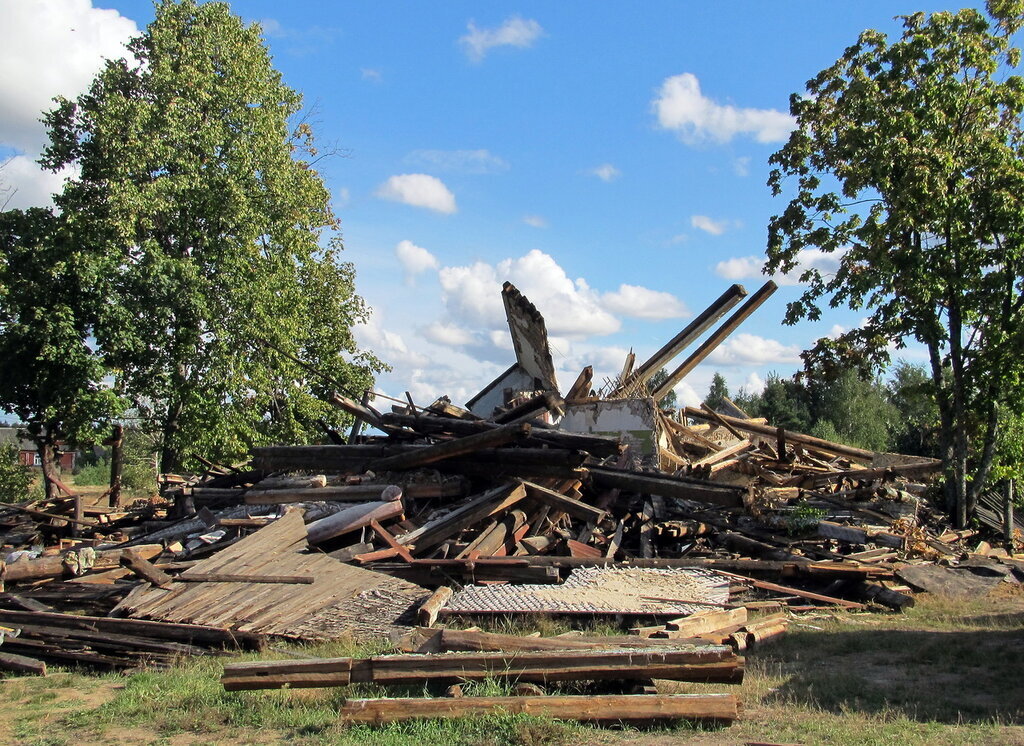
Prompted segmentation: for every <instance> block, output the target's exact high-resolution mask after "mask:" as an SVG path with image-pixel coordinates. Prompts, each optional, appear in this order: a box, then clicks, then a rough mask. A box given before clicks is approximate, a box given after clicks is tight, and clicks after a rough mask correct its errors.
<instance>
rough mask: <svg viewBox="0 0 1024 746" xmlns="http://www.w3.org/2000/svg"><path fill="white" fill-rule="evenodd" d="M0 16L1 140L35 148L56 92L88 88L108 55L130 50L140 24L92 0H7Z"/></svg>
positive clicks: (73, 94)
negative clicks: (129, 43)
mask: <svg viewBox="0 0 1024 746" xmlns="http://www.w3.org/2000/svg"><path fill="white" fill-rule="evenodd" d="M2 6H3V8H2V16H3V21H2V22H0V70H3V75H0V143H3V144H6V145H9V146H11V147H13V148H17V149H18V150H21V151H23V152H27V153H30V154H35V153H38V152H39V150H40V149H41V147H42V144H43V142H44V140H45V131H44V128H43V125H42V124H41V123H40V122H39V117H40V115H41V113H42V112H43V111H46V110H49V109H51V108H53V102H52V99H53V97H54V96H66V97H67V98H75V97H76V96H78V95H79V94H80V93H84V92H85V90H86V89H87V88H88V86H89V83H90V82H91V81H92V79H93V77H94V76H95V75H96V73H97V72H98V71H99V69H100V67H101V66H102V63H103V59H104V58H111V59H116V58H119V57H123V56H125V49H124V43H125V42H126V41H128V39H130V38H131V37H132V36H135V35H136V34H138V27H136V25H135V22H134V21H132V20H131V19H129V18H125V17H123V16H122V15H121V14H119V13H118V12H117V11H116V10H101V9H99V8H94V7H92V3H91V2H90V0H6V1H5V2H3V3H2Z"/></svg>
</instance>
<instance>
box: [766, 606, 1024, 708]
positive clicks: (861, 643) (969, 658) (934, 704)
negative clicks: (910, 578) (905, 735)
mask: <svg viewBox="0 0 1024 746" xmlns="http://www.w3.org/2000/svg"><path fill="white" fill-rule="evenodd" d="M755 655H757V657H758V658H762V664H763V665H764V666H765V668H766V670H767V671H769V672H771V674H772V675H778V677H779V678H780V679H781V680H782V681H783V683H782V684H781V685H780V686H778V687H776V688H775V689H774V690H773V691H771V692H770V693H768V694H767V695H766V696H765V697H764V699H763V700H762V702H763V704H765V705H769V706H770V705H775V704H778V705H786V704H805V705H809V706H813V707H818V708H821V709H822V710H824V711H826V712H833V713H836V714H843V713H848V712H851V711H859V712H864V713H879V714H880V713H888V714H890V715H892V714H901V715H903V716H905V717H907V718H909V719H911V720H917V721H922V722H923V721H936V722H940V723H971V722H973V723H982V722H989V723H991V722H993V721H996V722H1000V723H1003V724H1006V725H1024V676H1022V675H1021V674H1022V672H1024V612H1015V613H1004V614H985V615H981V616H976V617H972V616H965V617H963V618H961V619H959V620H957V623H956V624H955V628H953V629H950V630H949V631H930V630H929V631H922V630H907V629H877V628H875V629H872V628H865V629H863V630H857V629H854V630H851V629H850V628H849V627H844V628H843V629H841V630H835V631H822V632H800V631H797V632H795V633H794V634H791V635H790V637H789V638H788V639H786V640H784V641H782V642H781V643H780V644H779V645H778V646H777V647H775V648H772V649H771V650H770V651H769V650H768V649H765V650H764V651H759V653H755Z"/></svg>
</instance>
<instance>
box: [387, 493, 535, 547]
mask: <svg viewBox="0 0 1024 746" xmlns="http://www.w3.org/2000/svg"><path fill="white" fill-rule="evenodd" d="M524 497H526V488H525V487H523V485H522V484H521V483H513V484H505V485H501V486H499V487H496V488H494V489H493V490H488V491H487V492H484V493H483V494H481V495H478V496H477V497H475V498H472V499H470V500H469V501H468V502H467V503H465V504H463V505H462V506H460V507H458V508H456V509H455V510H452V511H451V512H449V513H447V514H445V515H443V516H441V517H440V518H436V519H434V520H433V521H429V522H428V523H426V524H424V525H423V526H420V527H419V528H418V529H416V530H415V531H410V532H409V533H407V534H404V535H402V536H399V537H396V538H397V540H398V543H400V544H402V545H405V546H409V545H412V546H415V548H416V549H417V551H423V550H426V549H431V548H433V547H436V546H437V545H438V544H440V543H441V542H442V541H444V540H445V539H448V538H450V537H452V536H454V535H455V534H457V533H458V532H459V531H461V530H462V529H463V528H464V527H466V526H469V525H472V524H473V523H476V522H477V521H479V520H480V519H482V518H486V517H487V516H489V515H493V514H495V513H499V512H501V511H502V510H505V509H507V508H510V507H512V506H513V505H515V504H516V503H517V502H519V501H520V500H522V499H523V498H524Z"/></svg>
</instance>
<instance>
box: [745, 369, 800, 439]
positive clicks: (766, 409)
mask: <svg viewBox="0 0 1024 746" xmlns="http://www.w3.org/2000/svg"><path fill="white" fill-rule="evenodd" d="M807 400H808V396H807V389H806V387H805V386H804V385H803V384H802V383H801V382H800V381H798V380H796V379H795V378H782V377H781V376H780V375H779V374H778V373H769V374H768V378H767V379H766V380H765V384H764V390H763V391H761V393H760V394H759V395H757V396H756V397H751V398H750V399H749V400H745V401H744V402H743V404H741V405H740V406H741V408H742V409H744V411H746V413H747V414H749V415H750V416H751V417H764V418H765V419H766V420H767V421H768V423H769V424H771V425H774V426H775V427H784V428H786V429H787V430H795V431H797V432H807V431H808V430H810V428H811V423H812V420H811V413H810V408H809V405H808V401H807Z"/></svg>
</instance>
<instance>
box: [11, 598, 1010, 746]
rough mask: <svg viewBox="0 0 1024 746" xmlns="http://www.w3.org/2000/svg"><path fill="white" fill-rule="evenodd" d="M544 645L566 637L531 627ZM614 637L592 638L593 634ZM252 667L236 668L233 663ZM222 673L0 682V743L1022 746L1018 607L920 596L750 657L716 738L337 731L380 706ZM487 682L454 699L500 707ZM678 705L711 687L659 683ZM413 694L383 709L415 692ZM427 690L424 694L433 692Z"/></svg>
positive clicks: (834, 620)
mask: <svg viewBox="0 0 1024 746" xmlns="http://www.w3.org/2000/svg"><path fill="white" fill-rule="evenodd" d="M540 624H541V626H542V627H544V633H545V634H556V633H558V632H561V631H564V629H562V626H563V623H562V622H559V621H557V620H540ZM487 626H488V627H489V628H490V629H492V630H493V631H501V632H507V633H525V632H530V631H533V629H536V627H533V626H530V627H528V626H527V625H526V624H525V623H524V622H521V621H520V622H511V623H510V622H502V621H500V620H491V621H490V622H489V623H488V625H487ZM600 631H613V630H612V629H611V628H610V627H608V626H607V625H595V626H593V627H592V628H591V630H590V632H591V633H593V634H596V633H600ZM385 648H386V644H385V643H376V644H372V645H357V644H356V643H353V642H352V641H339V642H335V643H330V644H322V645H316V646H308V647H296V646H286V647H283V648H281V649H277V650H273V651H270V652H269V653H266V654H264V657H278V658H283V657H298V656H305V655H312V656H317V657H337V656H346V655H356V656H365V655H372V654H375V653H379V652H382V651H383V650H384V649H385ZM255 657H256V656H253V655H248V656H240V657H239V659H240V660H245V659H253V658H255ZM221 666H222V661H221V660H219V659H212V658H204V659H192V660H187V661H183V662H182V663H181V665H179V666H177V667H175V668H173V669H170V670H167V671H149V672H141V673H135V674H131V675H127V676H117V675H106V676H87V675H82V674H77V673H59V674H56V675H53V676H50V677H47V678H46V679H31V678H15V679H10V680H7V681H6V682H4V683H3V684H2V685H0V743H8V742H10V743H20V744H29V745H34V746H60V745H62V744H68V745H69V746H70V744H75V746H82V745H85V744H105V743H109V744H120V743H126V744H149V743H154V744H174V746H179V745H181V746H183V745H184V744H214V743H217V744H222V743H285V742H286V743H289V744H296V745H297V746H307V745H308V746H319V745H320V744H323V745H325V746H326V745H327V744H346V745H347V744H375V745H376V744H380V745H381V746H399V745H405V744H409V745H410V746H412V745H415V746H426V745H427V744H465V745H466V746H506V745H508V746H515V745H522V746H555V745H556V744H558V745H561V744H566V745H568V744H583V743H597V744H609V745H613V744H614V745H616V746H617V745H618V744H647V745H650V746H662V745H663V746H669V744H672V745H673V746H675V745H676V744H688V743H694V744H716V745H717V744H732V743H743V742H746V741H771V742H776V743H803V744H815V743H828V744H888V743H891V744H922V745H923V744H933V743H944V744H947V743H948V744H988V743H1004V744H1024V677H1021V675H1020V674H1021V672H1022V671H1024V595H1022V594H1020V593H1017V594H1015V595H1005V596H1002V597H997V598H988V599H977V600H973V601H969V602H952V601H946V600H942V599H938V598H930V597H923V598H922V600H921V602H919V605H918V606H917V607H916V608H915V609H912V610H910V611H909V612H908V613H906V614H903V615H885V614H863V613H861V614H848V613H837V614H835V615H818V616H811V617H806V618H804V619H798V620H796V621H795V623H794V624H793V625H792V626H791V628H790V633H789V635H788V636H787V637H785V638H783V639H781V640H780V641H778V642H777V643H774V644H772V645H766V646H765V647H763V648H762V649H760V650H755V651H753V652H752V653H751V654H750V655H749V656H748V659H747V676H746V680H745V682H744V683H743V685H742V686H740V687H738V688H732V689H734V690H737V691H738V692H739V693H740V695H741V698H742V700H743V703H744V716H743V719H742V720H740V721H739V722H737V723H736V724H734V725H733V726H731V727H728V728H706V729H704V728H696V727H693V726H688V725H685V724H684V725H681V726H679V727H676V728H670V729H658V730H652V731H637V730H630V729H623V730H616V729H605V730H602V729H597V728H590V727H586V726H578V725H571V724H561V723H556V722H553V721H550V720H546V719H542V718H532V717H527V716H518V715H504V714H494V715H489V716H486V717H482V718H471V719H464V720H458V721H437V720H430V721H417V722H412V723H404V724H393V725H390V726H385V727H382V728H370V727H366V726H358V727H351V728H344V727H341V726H339V725H338V724H337V722H336V720H337V715H336V713H337V709H338V708H339V707H340V706H341V705H342V704H343V703H344V701H345V699H346V698H348V697H367V696H384V695H385V692H384V691H383V690H382V689H379V688H375V687H368V686H365V685H361V686H352V687H344V688H339V689H298V690H280V691H260V692H225V691H223V689H222V688H221V686H220V684H219V676H220V671H221ZM510 687H511V685H509V684H501V683H498V682H493V681H488V682H480V683H474V684H466V685H464V686H463V692H464V694H466V695H467V696H468V695H484V696H500V695H503V694H507V693H509V692H510ZM659 688H661V689H671V690H672V691H679V692H701V691H726V690H729V689H731V688H730V687H725V686H722V685H701V684H686V683H667V684H659ZM424 693H425V692H424V691H423V690H422V689H419V690H416V689H410V690H407V691H405V692H396V691H391V692H388V693H387V694H389V695H391V696H403V695H404V696H417V695H423V694H424ZM435 693H436V692H435Z"/></svg>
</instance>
